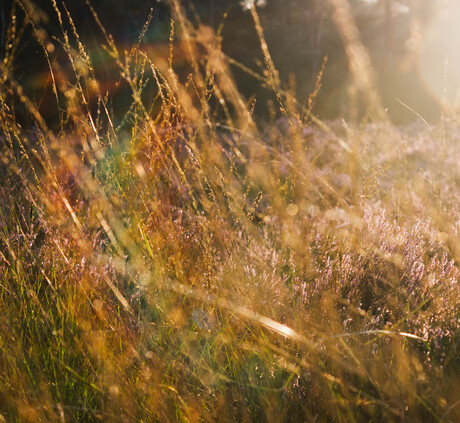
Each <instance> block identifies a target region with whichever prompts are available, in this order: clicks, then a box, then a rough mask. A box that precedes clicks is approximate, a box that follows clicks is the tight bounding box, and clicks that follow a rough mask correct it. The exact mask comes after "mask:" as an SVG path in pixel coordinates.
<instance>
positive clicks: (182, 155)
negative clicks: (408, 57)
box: [0, 0, 460, 422]
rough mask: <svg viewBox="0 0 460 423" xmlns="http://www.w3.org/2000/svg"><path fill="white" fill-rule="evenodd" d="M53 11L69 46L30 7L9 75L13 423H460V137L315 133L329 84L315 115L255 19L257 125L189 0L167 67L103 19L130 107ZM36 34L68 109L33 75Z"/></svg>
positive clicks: (3, 98) (7, 280) (5, 120)
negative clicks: (40, 90)
mask: <svg viewBox="0 0 460 423" xmlns="http://www.w3.org/2000/svg"><path fill="white" fill-rule="evenodd" d="M51 1H52V4H53V5H54V12H55V13H56V16H57V17H58V20H59V22H60V27H61V30H62V32H61V34H60V35H58V34H49V33H48V31H47V30H46V23H45V20H44V19H43V16H42V14H40V13H39V11H38V9H37V8H36V7H35V6H34V5H33V4H32V3H30V2H29V1H17V2H15V5H14V7H13V11H12V17H13V16H15V14H17V15H21V14H23V15H24V16H25V21H24V22H25V23H24V24H20V23H19V22H20V19H11V25H10V27H9V30H8V34H7V35H8V40H7V41H8V42H7V43H6V52H5V56H4V57H5V59H4V61H3V63H2V64H1V67H0V70H1V77H0V86H1V90H0V106H1V108H0V127H1V132H0V134H1V135H0V148H1V150H0V159H1V164H0V177H1V185H0V198H1V204H0V228H1V229H0V275H1V276H0V277H1V282H0V301H1V316H0V319H1V324H0V413H1V415H0V420H1V419H3V421H31V422H36V421H96V420H102V421H145V422H150V421H273V422H280V421H375V422H378V421H381V422H384V421H385V422H386V421H446V422H449V421H450V422H456V421H459V420H460V388H459V386H460V383H459V382H460V362H459V357H460V351H459V348H460V332H459V329H458V328H459V323H460V308H459V301H460V300H459V299H460V295H459V294H460V292H459V264H458V263H459V258H460V257H459V253H460V244H459V241H458V240H459V222H460V220H459V215H458V210H459V206H460V191H459V182H460V175H458V165H457V164H458V162H457V153H456V149H457V147H456V142H457V137H458V135H459V130H458V125H457V123H456V120H455V119H453V118H451V119H447V118H446V119H444V120H443V121H442V122H440V123H439V124H437V125H435V126H433V127H425V126H424V125H413V126H411V127H406V128H395V127H393V126H392V125H391V124H389V123H373V124H371V123H369V124H367V125H361V126H360V125H351V124H350V125H347V124H346V123H345V122H344V121H337V122H329V123H325V122H322V121H320V120H319V119H318V118H316V117H315V116H314V114H313V105H314V100H315V95H316V94H317V91H318V90H319V89H320V85H321V74H320V75H319V76H318V82H317V87H316V90H315V92H314V93H313V94H312V95H311V96H310V99H309V100H308V102H307V107H303V106H302V104H301V103H300V102H298V101H297V100H296V98H295V95H294V93H293V91H292V90H291V89H290V88H285V87H284V86H283V84H282V83H281V81H280V78H279V75H278V72H277V70H276V68H275V65H274V63H273V61H272V59H271V57H270V53H269V46H267V44H266V42H265V39H264V35H263V29H262V26H261V23H260V20H259V17H258V14H257V10H256V9H255V8H254V7H252V8H250V10H249V12H248V13H251V14H252V17H253V19H254V25H255V28H256V32H257V34H258V37H259V40H260V43H261V49H262V52H263V54H264V57H265V69H264V70H263V71H261V72H260V74H255V73H254V75H253V76H254V77H255V78H257V80H258V82H257V83H260V84H263V85H264V86H266V87H267V89H269V90H272V92H273V103H272V109H273V110H274V111H273V115H278V118H273V117H272V118H270V117H268V118H267V120H266V122H265V123H261V122H260V121H258V120H256V119H255V118H254V117H253V108H254V103H253V102H250V101H247V100H246V99H245V98H244V97H243V96H242V95H241V94H240V92H239V90H238V87H237V84H236V82H235V81H234V79H233V78H232V74H231V68H230V63H233V65H234V62H232V61H231V59H230V58H228V57H226V56H225V54H224V53H223V52H222V51H221V48H220V46H221V38H220V34H219V32H217V33H215V32H214V31H213V30H212V29H211V28H208V27H205V26H202V25H199V24H192V23H191V21H189V20H187V18H186V16H185V14H184V12H183V10H182V9H181V7H180V5H179V3H178V2H177V1H176V0H173V1H171V8H172V13H173V16H174V20H173V21H172V22H171V39H170V45H171V49H170V56H169V57H164V58H161V57H157V58H155V59H153V58H152V57H150V56H149V55H148V54H147V53H146V52H145V50H143V43H142V37H143V35H144V34H145V32H146V31H148V25H149V20H148V21H147V23H146V26H145V28H144V30H143V31H142V33H141V36H140V38H139V42H138V43H136V44H135V45H133V46H132V48H131V50H126V51H120V50H119V49H118V47H117V45H116V44H115V43H114V41H113V39H112V37H111V36H110V35H109V34H107V33H106V31H105V30H104V28H103V27H102V25H101V24H100V21H99V18H98V16H97V14H96V12H95V11H94V10H93V9H92V8H90V6H88V14H89V15H93V18H94V21H95V25H96V26H97V27H98V28H99V30H100V32H101V36H102V37H104V48H105V50H106V55H107V56H109V57H110V60H111V62H112V65H111V66H112V68H113V69H116V70H117V71H116V74H117V77H118V83H117V84H118V85H119V84H121V85H122V86H124V87H125V89H129V91H130V93H131V94H130V96H131V102H130V104H128V105H126V104H124V103H123V104H121V103H120V104H118V103H117V102H115V101H112V98H111V92H110V91H108V92H104V91H102V88H101V83H100V81H99V79H98V69H97V67H95V65H94V64H93V61H92V52H91V51H88V50H87V49H86V48H85V45H84V41H82V39H81V38H80V36H79V34H78V28H77V27H76V26H75V24H74V22H73V21H72V18H71V15H70V14H69V13H68V12H67V10H66V7H65V4H64V3H56V2H55V1H54V0H51ZM21 25H24V27H23V26H21ZM24 28H25V31H26V32H27V31H28V32H27V33H28V34H31V36H33V37H34V40H35V43H36V44H37V46H38V47H40V48H41V49H42V55H43V57H44V58H45V59H46V60H47V62H48V63H49V78H48V91H47V93H46V95H47V96H48V97H47V98H48V101H49V98H54V101H55V110H56V113H55V114H54V115H52V116H51V115H50V114H45V113H44V112H43V110H42V109H41V107H42V106H41V105H40V104H38V102H37V101H35V100H33V99H32V98H30V97H28V93H27V91H26V90H25V89H24V88H23V87H22V85H21V83H20V81H18V80H17V78H16V77H15V73H14V68H15V55H16V51H17V50H18V49H19V47H20V45H21V42H22V41H21V36H20V35H21V32H22V30H23V29H24ZM179 46H180V49H181V50H182V51H183V53H184V54H185V55H186V57H187V62H188V64H189V72H188V73H187V74H186V75H185V76H184V75H179V73H177V72H175V70H174V51H175V49H177V48H179ZM58 52H59V54H60V56H59V57H60V59H59V60H57V59H55V57H54V56H53V55H54V54H58ZM63 53H65V55H66V57H67V59H66V61H64V60H62V55H63ZM117 107H118V109H117ZM115 109H116V112H114V110H115ZM47 110H48V112H49V109H47ZM115 114H116V115H117V116H121V117H120V118H119V119H118V120H115V119H114V115H115ZM56 116H57V118H56ZM270 119H271V120H270ZM2 416H3V417H2Z"/></svg>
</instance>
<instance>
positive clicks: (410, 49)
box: [0, 0, 460, 124]
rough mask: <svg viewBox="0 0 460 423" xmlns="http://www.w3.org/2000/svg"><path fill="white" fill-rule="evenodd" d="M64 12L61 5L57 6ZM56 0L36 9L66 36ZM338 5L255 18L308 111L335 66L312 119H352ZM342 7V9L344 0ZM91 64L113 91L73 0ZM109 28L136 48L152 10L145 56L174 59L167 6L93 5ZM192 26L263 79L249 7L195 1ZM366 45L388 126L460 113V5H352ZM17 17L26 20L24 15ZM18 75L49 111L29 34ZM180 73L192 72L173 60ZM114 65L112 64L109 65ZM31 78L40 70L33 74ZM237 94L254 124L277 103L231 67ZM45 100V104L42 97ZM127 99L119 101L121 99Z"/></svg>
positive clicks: (366, 1) (266, 9) (98, 40)
mask: <svg viewBox="0 0 460 423" xmlns="http://www.w3.org/2000/svg"><path fill="white" fill-rule="evenodd" d="M0 1H1V3H0V4H1V16H0V24H1V34H0V55H3V54H4V51H5V45H4V43H5V34H6V31H7V27H8V25H9V23H10V22H11V15H12V12H11V11H12V4H13V2H12V1H11V0H0ZM57 2H58V3H59V4H60V2H61V0H57ZM51 3H52V2H51V0H36V1H35V5H36V6H38V7H39V8H40V9H41V10H42V11H43V21H44V22H45V23H44V27H45V28H46V29H47V31H50V32H51V33H52V34H55V35H56V36H58V37H59V36H61V33H60V30H59V27H58V24H57V19H56V14H55V12H54V11H53V8H52V5H51ZM333 3H335V2H334V1H331V0H330V1H325V0H263V1H260V0H259V1H258V2H256V4H258V5H259V7H258V11H259V13H260V17H261V22H262V25H263V28H264V30H265V35H266V38H267V41H268V45H269V48H270V51H271V54H272V55H273V59H274V62H275V65H276V66H277V68H278V70H279V72H280V76H281V81H282V82H283V84H284V86H285V87H286V88H287V87H290V89H294V87H295V91H296V95H297V98H298V99H299V101H301V102H306V101H307V99H308V96H309V94H310V93H311V92H312V91H313V90H314V87H315V82H316V80H317V75H318V73H319V72H320V70H321V66H322V63H323V60H324V58H325V57H326V56H327V58H328V61H327V65H326V68H325V72H324V74H323V77H322V88H321V90H320V92H319V95H318V97H317V101H316V106H315V109H314V110H315V113H316V114H317V115H318V116H320V117H321V118H324V119H334V118H337V117H345V118H346V117H347V116H348V113H349V108H350V103H349V98H350V84H351V82H352V77H351V75H350V72H349V63H348V60H347V54H346V51H345V48H344V43H343V39H342V38H341V34H340V31H338V29H337V22H336V21H334V19H333V6H331V4H333ZM338 3H343V0H341V1H339V2H338ZM65 4H66V5H67V7H68V9H69V11H70V13H71V15H72V16H73V18H74V21H75V23H76V26H77V30H78V32H79V34H80V36H81V37H82V40H83V42H84V43H85V44H86V45H87V46H88V47H89V51H90V52H92V54H93V56H94V57H92V60H93V61H94V62H97V63H99V65H100V69H102V71H101V74H100V75H99V77H100V78H101V79H102V80H105V81H106V84H107V89H110V88H111V87H113V86H115V84H116V81H112V79H115V76H112V72H111V66H112V65H110V63H109V59H108V58H107V55H106V53H105V52H104V50H103V49H102V48H101V44H102V43H103V41H102V34H101V31H100V29H99V28H98V26H97V25H96V24H95V22H94V19H93V17H92V15H91V12H90V11H89V8H88V7H87V5H86V4H85V2H84V1H82V0H66V1H65ZM91 4H92V5H93V6H94V9H95V10H96V11H97V13H98V14H99V16H100V19H101V21H102V24H103V25H104V26H105V27H106V29H107V31H108V32H110V33H112V34H113V37H114V39H115V41H116V43H117V45H118V46H119V48H120V50H121V51H123V50H124V49H127V50H129V48H130V47H131V46H132V45H133V44H134V43H135V42H136V40H137V37H138V36H139V33H140V32H141V30H142V27H143V24H144V22H145V20H146V18H147V16H148V13H149V10H150V9H151V8H153V11H154V18H153V21H152V24H151V26H150V29H149V31H148V32H147V34H146V36H145V38H144V41H143V45H142V47H143V48H144V49H145V50H146V51H147V52H148V53H149V54H150V53H151V54H153V55H155V54H156V55H160V56H161V55H167V54H168V51H169V49H168V39H169V32H170V13H169V8H168V6H167V2H164V1H159V0H116V1H115V0H113V1H110V0H92V1H91ZM183 4H184V6H185V7H186V9H187V12H188V15H189V17H190V18H191V20H192V21H195V22H202V23H203V24H206V25H209V26H211V27H213V28H214V29H216V30H218V29H219V28H220V29H221V31H222V35H223V50H224V51H225V53H227V54H228V55H229V56H230V57H232V58H234V59H236V60H237V61H238V62H241V63H242V64H244V65H245V66H247V67H248V68H250V69H251V70H253V71H255V72H257V73H259V74H260V73H262V72H263V67H264V65H263V58H262V54H261V51H260V45H259V41H258V38H257V34H256V32H255V29H254V23H253V21H252V18H251V14H250V13H249V12H248V11H247V10H245V9H247V7H246V6H247V5H248V4H249V3H248V1H246V2H239V1H236V0H188V1H184V2H183ZM348 4H349V6H350V10H351V13H352V16H353V18H354V22H355V23H356V27H357V28H358V30H359V39H360V41H361V42H362V44H363V45H364V46H365V47H366V49H367V51H368V53H369V55H370V59H371V64H372V67H373V70H374V72H375V77H376V88H377V91H378V94H379V96H380V99H381V102H382V105H383V107H384V109H386V111H387V113H388V115H389V117H390V118H391V120H392V121H393V122H394V123H396V124H404V123H408V122H411V121H413V120H416V119H418V117H417V114H418V115H420V116H422V117H423V118H424V119H425V120H427V121H434V120H436V119H437V118H439V116H440V115H441V112H442V110H447V111H452V110H453V109H455V108H456V106H457V105H458V104H457V103H458V88H459V82H460V49H459V48H458V47H459V38H460V30H459V29H458V22H459V21H460V2H458V1H456V0H348ZM13 9H15V11H14V12H13V14H14V15H15V16H16V18H17V19H21V10H20V7H15V8H14V7H13ZM22 37H23V40H22V43H21V48H20V49H19V50H18V52H17V55H18V57H19V60H17V61H16V66H17V67H16V69H14V72H15V75H16V78H17V79H18V80H19V81H20V82H21V84H23V85H24V86H25V87H27V88H28V89H29V90H31V91H33V93H34V94H33V96H32V97H34V98H35V100H36V101H41V102H42V103H43V106H42V107H46V101H45V97H46V94H45V93H44V85H45V84H46V80H47V76H46V75H47V64H46V61H45V58H44V57H43V54H42V53H41V52H40V49H39V47H38V45H37V43H36V42H35V41H34V38H33V36H32V34H31V31H30V28H29V29H27V30H26V31H25V32H24V34H23V35H22ZM175 54H176V59H175V61H176V63H175V64H176V68H177V69H178V72H179V73H180V72H181V67H182V68H183V69H182V71H183V73H184V74H185V73H186V72H187V69H186V63H182V62H181V58H180V49H179V48H178V49H177V51H175ZM105 62H107V63H105ZM31 69H33V71H32V70H31ZM233 71H234V74H235V76H236V80H237V83H238V86H239V88H240V90H241V91H242V92H243V93H244V94H245V96H246V97H247V98H248V100H249V99H251V98H256V99H257V106H256V109H255V113H256V115H259V116H264V115H266V112H267V107H268V106H267V104H268V101H269V100H270V99H272V97H273V94H272V93H270V92H269V90H267V89H264V88H263V87H261V86H260V84H259V83H258V82H257V80H255V79H254V77H253V76H251V75H249V74H248V73H247V72H244V71H242V70H241V69H240V68H238V67H234V68H233ZM40 96H42V97H40ZM120 98H121V96H120Z"/></svg>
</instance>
